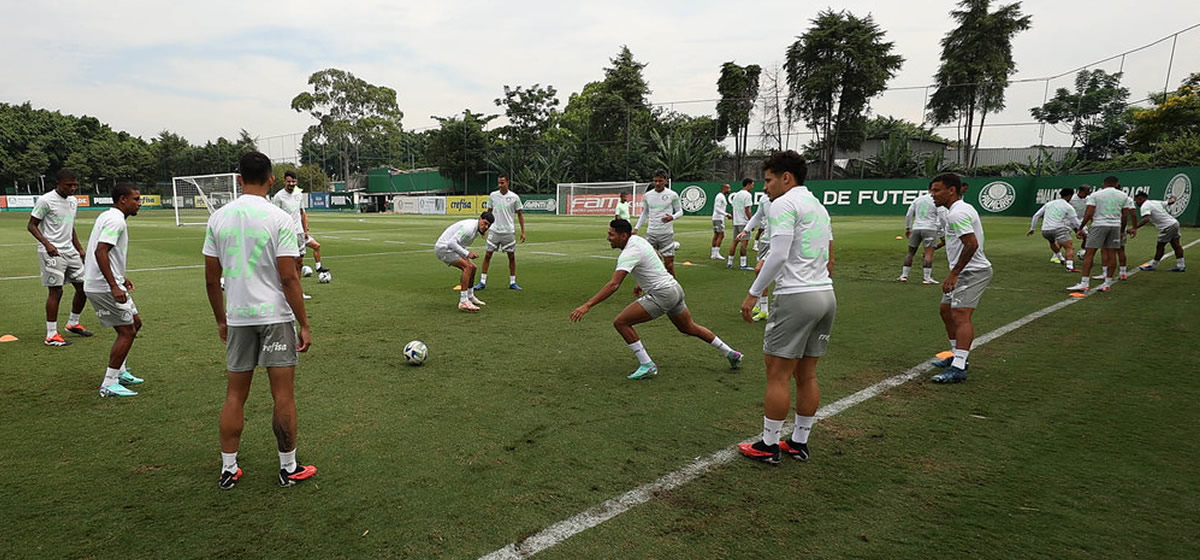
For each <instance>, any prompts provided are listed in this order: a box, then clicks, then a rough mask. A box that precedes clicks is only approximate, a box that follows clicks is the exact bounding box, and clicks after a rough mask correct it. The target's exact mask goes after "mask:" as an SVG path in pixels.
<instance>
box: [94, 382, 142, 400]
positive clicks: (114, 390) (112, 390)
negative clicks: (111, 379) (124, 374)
mask: <svg viewBox="0 0 1200 560" xmlns="http://www.w3.org/2000/svg"><path fill="white" fill-rule="evenodd" d="M100 396H101V397H135V396H137V391H130V390H129V389H126V388H125V386H124V385H121V384H120V383H113V384H112V385H105V386H103V387H100Z"/></svg>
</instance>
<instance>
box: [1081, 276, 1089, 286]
mask: <svg viewBox="0 0 1200 560" xmlns="http://www.w3.org/2000/svg"><path fill="white" fill-rule="evenodd" d="M1079 283H1080V284H1083V285H1084V286H1089V285H1091V283H1092V278H1091V277H1090V276H1087V275H1084V277H1083V278H1081V279H1080V280H1079Z"/></svg>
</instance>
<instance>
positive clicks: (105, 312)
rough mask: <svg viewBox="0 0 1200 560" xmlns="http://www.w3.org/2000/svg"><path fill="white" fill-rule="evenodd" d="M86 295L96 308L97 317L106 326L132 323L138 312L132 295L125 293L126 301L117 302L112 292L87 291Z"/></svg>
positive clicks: (120, 325)
mask: <svg viewBox="0 0 1200 560" xmlns="http://www.w3.org/2000/svg"><path fill="white" fill-rule="evenodd" d="M85 295H87V298H88V301H90V302H92V309H95V310H96V318H97V319H99V320H100V324H101V325H104V326H106V327H123V326H125V325H132V324H133V316H134V315H137V314H138V308H137V305H135V304H134V303H133V296H132V295H129V294H125V303H117V299H116V298H114V297H113V295H112V292H85Z"/></svg>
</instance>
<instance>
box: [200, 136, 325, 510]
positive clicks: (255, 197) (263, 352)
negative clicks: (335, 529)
mask: <svg viewBox="0 0 1200 560" xmlns="http://www.w3.org/2000/svg"><path fill="white" fill-rule="evenodd" d="M238 171H239V172H240V173H241V176H239V177H238V183H239V184H240V185H241V187H242V196H240V197H238V199H237V200H235V201H233V202H231V203H229V204H227V205H225V206H224V207H222V208H221V209H219V210H217V211H216V212H213V215H212V216H211V217H209V218H208V231H207V233H206V234H205V236H204V248H203V249H202V250H201V252H202V253H203V254H204V282H205V286H206V289H207V292H208V303H209V304H210V305H211V306H212V311H213V317H214V318H215V319H216V320H217V334H218V335H219V336H220V337H221V342H223V343H224V344H225V369H226V376H227V377H226V379H227V381H226V386H225V405H224V406H223V407H222V408H221V419H220V440H221V477H220V479H219V481H218V484H217V487H218V488H220V489H222V490H229V489H231V488H233V487H234V485H235V484H236V483H237V481H238V480H239V479H240V478H241V477H242V469H240V468H238V462H237V454H238V446H239V444H240V442H241V439H242V427H243V426H244V425H245V423H246V422H245V420H246V419H245V407H246V398H247V397H248V396H249V395H250V382H251V381H252V380H253V379H254V368H256V367H260V366H261V367H263V368H266V370H267V378H268V379H269V380H270V382H271V397H272V398H273V399H274V401H275V411H274V414H273V416H272V419H271V426H272V427H273V428H274V430H275V442H276V444H277V448H278V451H279V485H280V486H284V487H287V486H292V485H294V484H296V483H297V482H300V481H302V480H307V479H309V478H311V477H312V476H313V475H315V474H317V468H316V467H314V466H312V465H300V464H299V463H297V462H296V396H295V375H296V364H297V363H298V362H299V361H300V359H299V356H298V354H297V353H298V352H305V351H307V350H308V348H309V346H311V345H312V335H311V333H310V332H309V329H308V315H306V314H305V312H304V297H303V296H302V291H301V289H300V275H299V274H297V273H296V267H295V262H296V257H297V256H299V255H300V245H299V244H298V243H297V241H298V240H297V239H296V236H295V235H293V233H292V218H291V216H288V214H287V212H284V211H283V210H280V209H279V208H276V207H275V206H273V205H272V204H271V202H269V201H268V200H267V196H268V195H269V194H270V192H271V185H272V184H274V183H275V176H274V175H272V174H271V160H270V159H268V158H267V156H265V155H263V154H261V153H259V152H250V153H247V154H245V155H243V156H242V157H241V160H240V161H239V162H238ZM221 278H225V279H226V281H225V291H224V292H223V293H222V291H221V282H220V280H221ZM222 300H224V301H222ZM294 322H298V323H299V324H300V330H299V332H298V333H297V332H296V327H295V325H294V324H293V323H294Z"/></svg>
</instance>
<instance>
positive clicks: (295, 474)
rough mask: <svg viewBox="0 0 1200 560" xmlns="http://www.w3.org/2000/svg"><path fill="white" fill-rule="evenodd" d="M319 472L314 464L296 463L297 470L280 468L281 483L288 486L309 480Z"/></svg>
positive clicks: (285, 486)
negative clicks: (290, 470)
mask: <svg viewBox="0 0 1200 560" xmlns="http://www.w3.org/2000/svg"><path fill="white" fill-rule="evenodd" d="M315 474H317V467H314V466H312V465H296V470H294V471H292V472H287V471H285V470H283V469H279V485H280V486H282V487H284V488H287V487H288V486H295V485H296V484H298V483H300V482H303V481H305V480H308V479H310V478H312V477H313V475H315Z"/></svg>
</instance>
